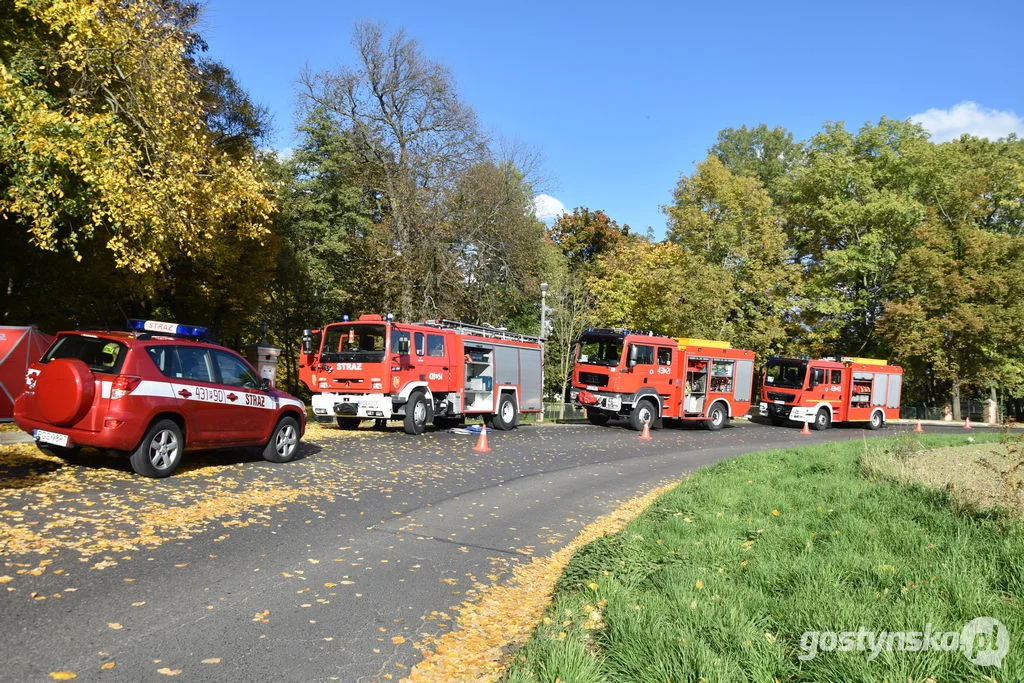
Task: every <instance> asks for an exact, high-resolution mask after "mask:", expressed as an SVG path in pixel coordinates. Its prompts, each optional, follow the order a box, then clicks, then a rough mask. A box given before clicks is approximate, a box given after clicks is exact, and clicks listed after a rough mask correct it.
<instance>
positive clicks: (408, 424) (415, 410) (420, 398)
mask: <svg viewBox="0 0 1024 683" xmlns="http://www.w3.org/2000/svg"><path fill="white" fill-rule="evenodd" d="M432 413H433V411H432V410H431V409H430V403H429V401H427V397H426V396H424V395H423V392H422V391H414V392H412V395H411V396H409V402H408V403H406V404H405V420H404V425H403V426H404V428H405V433H406V434H422V433H423V431H424V430H425V429H426V428H427V423H428V422H430V421H431V420H432V419H433V417H434V416H433V414H432Z"/></svg>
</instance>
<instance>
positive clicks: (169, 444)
mask: <svg viewBox="0 0 1024 683" xmlns="http://www.w3.org/2000/svg"><path fill="white" fill-rule="evenodd" d="M184 451H185V441H184V439H182V437H181V427H179V426H178V424H177V423H176V422H174V421H173V420H157V421H156V422H154V423H153V424H152V425H150V427H149V429H148V430H147V431H146V435H145V436H144V437H142V442H141V443H140V444H139V445H138V446H137V447H136V448H135V450H134V451H132V453H131V455H130V456H129V458H128V460H129V462H131V465H132V469H133V470H135V473H136V474H141V475H142V476H144V477H154V478H161V477H169V476H170V475H172V474H174V471H175V470H176V469H178V465H180V464H181V456H182V453H184Z"/></svg>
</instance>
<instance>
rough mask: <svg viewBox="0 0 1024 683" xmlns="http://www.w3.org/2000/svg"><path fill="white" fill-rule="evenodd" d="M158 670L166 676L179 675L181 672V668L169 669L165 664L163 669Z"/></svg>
mask: <svg viewBox="0 0 1024 683" xmlns="http://www.w3.org/2000/svg"><path fill="white" fill-rule="evenodd" d="M156 672H157V673H158V674H163V675H164V676H177V675H179V674H181V669H169V668H167V667H166V666H165V667H163V668H162V669H157V670H156Z"/></svg>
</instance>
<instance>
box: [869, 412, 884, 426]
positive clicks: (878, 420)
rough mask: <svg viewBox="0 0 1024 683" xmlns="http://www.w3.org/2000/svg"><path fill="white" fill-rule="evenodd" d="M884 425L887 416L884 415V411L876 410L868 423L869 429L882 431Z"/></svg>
mask: <svg viewBox="0 0 1024 683" xmlns="http://www.w3.org/2000/svg"><path fill="white" fill-rule="evenodd" d="M884 424H885V416H884V415H882V411H880V410H876V411H875V412H873V413H872V414H871V419H870V420H869V421H868V429H870V430H871V431H875V430H876V429H881V428H882V425H884Z"/></svg>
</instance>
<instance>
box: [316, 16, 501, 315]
mask: <svg viewBox="0 0 1024 683" xmlns="http://www.w3.org/2000/svg"><path fill="white" fill-rule="evenodd" d="M353 44H354V45H355V47H356V50H357V52H358V54H359V60H360V64H359V66H358V68H344V69H341V70H339V71H338V72H336V73H331V72H323V73H320V74H311V73H306V74H304V75H303V77H302V83H303V86H304V97H305V99H306V102H307V106H308V107H320V108H322V109H323V111H325V112H327V113H329V114H330V115H331V116H332V117H334V118H335V119H336V120H337V122H338V123H339V126H340V127H341V128H342V129H343V130H345V131H346V132H347V133H348V134H349V135H350V137H351V141H352V149H353V152H354V153H355V154H356V155H357V156H358V159H359V160H360V161H361V162H362V163H366V164H371V165H373V166H374V167H375V168H376V169H378V171H379V173H380V177H381V180H382V187H381V191H382V195H381V199H382V202H383V208H384V211H385V212H386V214H387V219H388V221H389V222H390V228H391V240H392V241H393V245H394V248H395V250H396V251H397V252H398V254H399V255H400V256H401V261H400V263H399V265H400V266H401V269H400V271H399V277H400V294H399V309H400V313H401V315H402V317H404V318H405V319H413V318H415V317H418V316H419V315H420V314H426V313H432V312H433V311H429V310H428V309H429V308H431V306H430V294H429V293H428V292H427V291H426V290H427V288H426V287H425V283H427V282H428V281H429V280H430V279H431V278H432V277H434V276H435V273H434V270H433V269H434V268H436V267H437V266H438V264H437V262H436V260H435V259H434V258H433V257H432V256H433V254H434V253H436V252H434V249H433V247H434V246H435V245H436V237H437V234H436V232H435V231H436V229H437V228H438V227H439V226H440V225H441V224H442V223H443V222H444V216H443V209H444V206H445V202H444V193H445V191H446V190H447V189H449V188H451V187H452V185H453V183H454V182H455V179H456V178H457V177H458V176H459V174H460V173H462V172H463V171H465V170H466V169H467V168H469V167H471V166H472V165H473V164H475V163H477V162H479V161H480V160H481V159H483V158H485V157H486V147H485V141H484V138H483V136H482V135H481V134H480V132H479V130H478V128H477V122H476V115H475V114H474V113H473V111H472V110H471V109H470V108H469V107H467V106H466V105H465V104H463V103H462V102H461V101H460V100H459V98H458V95H457V92H456V89H455V84H454V83H453V81H452V78H451V75H450V73H449V72H448V70H447V69H445V68H444V67H442V66H441V65H439V64H436V63H434V62H431V61H429V60H427V59H426V58H425V57H424V56H423V55H422V53H421V52H420V49H419V47H418V45H417V44H416V42H415V41H413V40H410V39H408V38H406V36H405V33H404V32H403V31H401V30H399V31H397V32H396V33H394V34H393V35H392V36H391V37H390V38H388V39H385V36H384V34H383V31H382V29H381V27H380V26H379V25H374V24H359V25H357V26H356V29H355V37H354V40H353Z"/></svg>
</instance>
